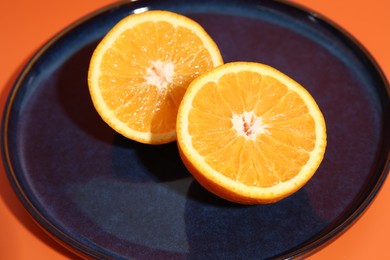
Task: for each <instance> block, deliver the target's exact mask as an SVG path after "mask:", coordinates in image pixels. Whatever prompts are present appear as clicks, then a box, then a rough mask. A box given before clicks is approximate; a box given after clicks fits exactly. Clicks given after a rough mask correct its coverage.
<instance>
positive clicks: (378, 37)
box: [0, 0, 390, 260]
mask: <svg viewBox="0 0 390 260" xmlns="http://www.w3.org/2000/svg"><path fill="white" fill-rule="evenodd" d="M112 2H114V1H112V0H93V1H80V0H66V1H49V0H34V1H31V0H18V1H1V3H0V28H1V30H0V33H1V40H0V91H1V95H0V113H1V114H2V112H3V108H4V104H5V100H6V97H7V94H8V93H9V90H10V88H11V86H12V83H13V81H14V80H15V78H16V76H17V75H18V73H19V72H20V70H21V68H22V66H23V65H24V64H25V63H26V62H27V61H28V59H29V58H30V57H31V56H32V55H33V53H34V52H35V51H37V50H38V48H39V47H41V46H42V44H44V43H45V42H46V41H47V40H48V39H49V38H51V37H52V36H53V35H55V34H56V33H57V32H59V31H60V30H61V29H63V28H64V27H66V26H67V25H69V24H70V23H72V22H74V21H75V20H77V19H79V18H81V17H82V16H84V15H86V14H89V13H90V12H92V11H94V10H96V9H98V8H100V7H102V6H105V5H107V4H109V3H112ZM294 2H296V3H299V4H302V5H304V6H306V7H308V8H310V9H312V10H314V11H316V12H317V13H319V14H322V15H324V16H326V17H328V18H329V19H331V20H333V21H334V22H335V23H337V24H338V25H340V26H341V27H342V28H344V29H345V30H347V31H348V32H349V33H350V34H352V35H353V36H354V37H355V38H357V39H358V40H359V41H360V42H361V43H362V44H363V45H364V46H365V47H366V48H367V49H368V51H369V52H370V53H371V54H372V55H373V57H374V58H375V59H376V61H377V62H378V63H379V65H380V66H381V68H382V69H383V71H384V72H385V74H386V75H387V78H388V79H389V78H390V51H389V49H390V15H389V14H388V11H389V10H390V1H388V0H371V1H367V0H340V1H327V0H295V1H294ZM0 164H2V163H1V162H0ZM389 200H390V182H389V180H387V181H386V182H385V184H384V186H383V187H382V189H381V191H380V193H379V195H378V196H377V198H376V199H375V201H374V202H373V203H372V205H371V206H370V207H369V209H368V210H367V211H366V212H365V213H364V214H363V216H362V217H361V218H360V219H359V221H358V222H357V223H356V224H354V225H353V226H352V227H351V228H350V229H348V230H347V231H346V232H345V233H344V234H343V235H342V236H340V237H339V238H338V239H337V240H335V241H334V242H333V243H331V244H330V245H328V246H326V247H325V248H323V249H322V250H320V251H319V252H317V253H315V254H314V255H312V256H311V257H310V259H315V260H316V259H332V258H333V259H385V258H386V259H390V250H389V243H388V241H389V240H388V236H389V235H388V234H390V206H389V203H388V201H389ZM0 259H13V260H19V259H42V260H44V259H50V260H62V259H77V257H76V256H75V255H73V254H72V253H70V252H68V251H67V250H65V249H64V248H62V247H61V246H59V245H58V244H57V243H56V242H54V241H53V240H52V239H51V238H50V237H49V236H48V235H47V234H46V233H44V232H43V231H42V230H41V229H40V228H39V227H38V226H37V225H36V224H35V223H34V222H33V220H32V219H31V218H30V216H29V215H28V213H27V212H26V211H25V210H24V208H23V206H22V205H21V203H20V202H19V201H18V199H17V197H16V195H15V194H14V192H13V190H12V189H11V186H10V185H9V183H8V180H7V177H6V175H5V172H4V169H3V165H1V166H0Z"/></svg>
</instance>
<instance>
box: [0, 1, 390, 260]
mask: <svg viewBox="0 0 390 260" xmlns="http://www.w3.org/2000/svg"><path fill="white" fill-rule="evenodd" d="M147 9H165V10H171V11H174V12H179V13H183V14H185V15H187V16H189V17H191V18H193V19H194V20H196V21H198V22H199V23H200V24H201V25H202V26H203V27H204V28H205V29H206V31H207V32H208V33H209V34H210V35H211V36H212V37H213V39H214V40H215V41H216V43H217V44H218V46H219V47H220V50H221V53H222V55H223V57H224V60H225V62H229V61H257V62H262V63H266V64H269V65H271V66H274V67H276V68H277V69H279V70H281V71H283V72H284V73H286V74H287V75H289V76H291V77H292V78H294V79H295V80H297V81H298V82H300V83H301V84H302V85H303V86H305V87H306V88H307V89H308V91H309V92H310V93H311V94H312V95H313V96H314V98H315V99H316V100H317V102H318V104H319V106H320V108H321V109H322V111H323V113H324V116H325V120H326V122H327V131H328V147H327V151H326V155H325V158H324V161H323V163H322V165H321V166H320V168H319V170H318V172H317V173H316V175H315V176H314V177H313V178H312V180H310V182H309V183H308V184H307V185H306V186H305V187H304V188H302V189H301V190H300V191H299V192H297V193H296V194H294V195H293V196H291V197H289V198H286V199H284V200H282V201H280V202H278V203H276V204H272V205H257V206H241V205H236V204H233V203H229V202H226V201H224V200H222V199H220V198H218V197H215V196H214V195H211V194H210V193H208V192H207V191H206V190H204V189H203V188H202V187H201V186H200V185H199V184H198V183H197V182H195V181H194V180H193V178H192V177H191V176H190V175H189V173H188V172H187V171H186V169H185V168H184V166H183V165H182V163H181V160H180V158H179V156H178V152H177V148H176V144H175V143H172V144H168V145H162V146H147V145H142V144H138V143H134V142H132V141H129V140H126V139H125V138H123V137H121V136H120V135H118V134H116V133H115V132H114V131H113V130H111V129H110V128H109V127H108V126H107V125H105V124H104V123H103V122H102V120H101V119H100V117H99V116H98V115H97V113H96V111H95V110H94V108H93V106H92V103H91V100H90V97H89V93H88V87H87V70H88V63H89V59H90V56H91V54H92V52H93V50H94V48H95V46H96V45H97V43H98V41H99V40H100V39H101V38H102V37H103V36H104V34H105V33H106V32H107V31H108V30H109V29H110V28H111V27H112V26H113V25H114V24H115V23H116V22H118V21H119V20H120V19H121V18H123V17H125V16H127V15H129V14H131V13H134V12H140V11H145V10H147ZM389 103H390V101H389V85H388V83H387V81H386V80H385V79H384V77H383V75H382V73H381V71H380V69H379V68H378V67H377V66H376V64H375V62H374V61H373V60H372V59H371V57H370V56H369V54H367V53H366V51H365V50H364V48H362V47H361V46H360V45H359V44H358V43H356V42H355V41H354V40H353V39H352V38H351V37H349V36H348V35H346V34H345V33H344V32H342V31H341V29H339V28H337V27H336V26H335V25H333V24H332V23H331V22H329V21H327V20H326V19H325V18H323V17H320V16H318V15H316V14H314V13H312V12H309V11H308V10H305V9H302V8H299V7H297V6H293V5H290V4H286V3H285V2H279V1H234V0H229V1H219V0H218V1H216V0H213V1H208V2H207V3H204V2H202V1H162V0H161V1H158V0H156V1H136V2H133V3H129V2H128V1H126V2H121V3H116V4H114V5H112V6H109V7H107V8H105V9H103V10H101V11H99V12H97V13H94V14H92V15H91V16H89V17H86V18H84V19H83V20H81V21H79V22H78V23H76V24H74V25H72V26H70V27H69V28H67V29H66V30H64V31H63V32H61V33H60V34H58V35H57V36H56V37H55V38H54V39H53V40H51V41H50V42H49V43H48V44H47V45H45V46H44V47H43V48H42V49H41V50H40V51H39V52H38V53H37V54H36V56H35V57H34V58H33V59H32V60H31V62H30V63H29V64H28V65H27V66H26V68H25V69H24V71H23V72H22V73H21V75H20V77H19V79H18V80H17V82H16V83H15V85H14V88H13V89H12V91H11V93H10V96H9V99H8V103H7V107H6V109H5V113H4V116H3V125H2V131H3V133H2V152H3V160H4V164H5V167H6V170H7V173H8V175H9V179H10V181H11V183H12V185H13V187H14V189H15V191H16V192H17V194H18V195H19V197H20V199H21V200H22V202H23V203H24V205H25V207H26V208H27V210H28V211H29V212H30V213H31V215H32V216H33V217H34V218H35V219H36V220H37V221H38V223H39V224H40V225H41V226H42V227H44V228H45V229H46V230H48V231H49V232H50V233H51V234H52V235H54V237H56V238H57V239H58V240H60V241H61V242H63V243H65V244H66V245H68V246H69V247H71V248H72V249H74V250H76V251H77V252H79V253H81V254H84V255H88V256H93V257H97V258H116V259H126V258H135V259H155V258H159V259H162V258H164V259H165V258H166V259H183V258H189V259H207V258H208V259H237V258H240V259H264V258H274V257H293V256H302V255H305V254H308V253H311V252H313V250H316V249H318V248H320V247H321V246H322V245H324V244H326V243H327V242H328V241H330V240H331V239H332V238H334V237H335V236H336V235H339V234H341V233H342V231H343V230H345V228H347V227H348V226H350V225H351V224H352V223H353V222H354V221H355V220H356V219H357V218H358V217H359V216H360V215H361V214H362V212H363V211H364V210H365V209H366V208H367V206H368V205H369V204H370V202H371V201H372V199H373V198H374V197H375V195H376V193H377V192H378V190H379V188H380V187H381V185H382V183H383V181H384V179H385V178H386V175H387V173H388V171H389V147H390V138H389V135H390V128H389V118H390V116H389V112H390V111H389Z"/></svg>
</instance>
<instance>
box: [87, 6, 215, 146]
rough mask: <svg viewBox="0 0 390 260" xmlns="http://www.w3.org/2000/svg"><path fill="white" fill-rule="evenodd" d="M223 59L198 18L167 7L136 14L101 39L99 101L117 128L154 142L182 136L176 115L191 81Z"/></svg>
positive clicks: (93, 86)
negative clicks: (172, 10) (166, 9)
mask: <svg viewBox="0 0 390 260" xmlns="http://www.w3.org/2000/svg"><path fill="white" fill-rule="evenodd" d="M222 63H223V61H222V57H221V54H220V52H219V50H218V47H217V46H216V44H215V43H214V41H213V40H212V39H211V38H210V36H209V35H208V34H207V33H206V32H205V30H204V29H203V28H202V27H201V26H200V25H199V24H197V23H196V22H195V21H193V20H191V19H189V18H187V17H185V16H182V15H179V14H176V13H172V12H167V11H147V12H144V13H141V14H133V15H130V16H128V17H126V18H124V19H123V20H121V21H120V22H119V23H118V24H116V25H115V26H114V27H113V28H112V29H111V30H110V31H109V32H108V34H107V35H106V36H105V37H104V38H103V40H102V41H101V42H100V43H99V45H98V46H97V48H96V50H95V51H94V53H93V56H92V58H91V61H90V68H89V75H88V84H89V90H90V94H91V97H92V101H93V104H94V106H95V108H96V110H97V111H98V113H99V114H100V116H101V117H102V119H103V120H104V121H106V122H107V123H108V124H109V125H110V126H111V127H112V128H113V129H114V130H116V131H117V132H119V133H121V134H122V135H124V136H126V137H128V138H130V139H133V140H136V141H139V142H143V143H149V144H161V143H167V142H171V141H174V140H175V139H176V115H177V109H178V106H179V104H180V101H181V99H182V97H183V95H184V93H185V91H186V89H187V87H188V85H189V83H190V82H191V81H192V80H193V79H194V78H196V77H197V76H199V75H200V74H202V73H204V72H206V71H209V70H211V69H212V68H214V67H216V66H218V65H221V64H222Z"/></svg>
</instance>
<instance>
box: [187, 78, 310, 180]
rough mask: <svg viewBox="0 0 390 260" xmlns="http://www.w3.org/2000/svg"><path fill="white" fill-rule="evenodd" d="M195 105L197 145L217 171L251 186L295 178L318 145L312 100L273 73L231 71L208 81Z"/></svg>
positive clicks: (191, 120)
mask: <svg viewBox="0 0 390 260" xmlns="http://www.w3.org/2000/svg"><path fill="white" fill-rule="evenodd" d="M282 101H283V102H282ZM192 106H193V108H192V109H191V111H190V114H189V118H188V120H189V123H188V125H189V126H188V127H189V133H190V135H191V137H192V143H193V146H194V148H195V150H197V151H198V152H199V154H200V155H201V156H203V157H204V158H205V160H206V163H207V164H209V165H210V166H211V167H212V168H214V169H215V170H216V171H218V172H220V173H222V174H223V175H225V176H227V177H229V178H231V179H233V180H236V181H238V182H241V183H243V184H246V185H248V186H257V187H271V186H274V185H276V184H278V183H280V182H284V181H287V180H290V179H292V178H293V177H294V176H296V175H297V174H298V173H299V172H300V170H301V168H302V166H303V165H305V164H306V163H307V161H308V160H309V157H310V152H311V151H312V150H313V149H314V145H315V139H316V134H315V122H314V119H313V118H312V116H311V115H310V114H309V111H308V108H307V106H306V104H305V103H304V101H303V99H302V98H301V97H300V96H299V95H298V94H296V93H295V92H293V91H290V90H289V89H288V88H287V87H286V86H285V85H283V84H282V83H281V82H279V81H278V80H276V79H274V78H272V77H268V76H262V75H260V74H259V73H256V72H239V73H229V74H226V75H224V76H222V77H221V78H220V79H219V80H218V82H209V83H207V84H206V85H204V86H203V88H201V89H200V90H199V92H198V93H197V94H196V96H195V97H194V100H193V103H192Z"/></svg>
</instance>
